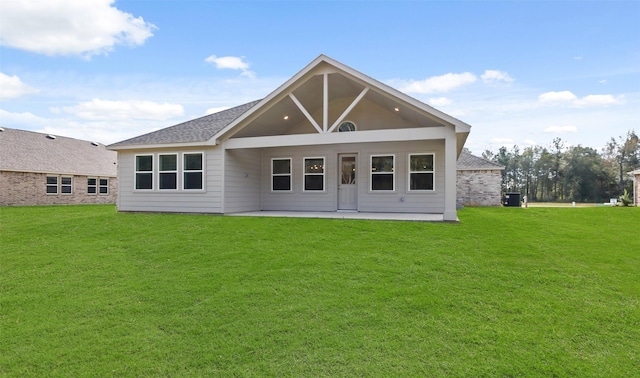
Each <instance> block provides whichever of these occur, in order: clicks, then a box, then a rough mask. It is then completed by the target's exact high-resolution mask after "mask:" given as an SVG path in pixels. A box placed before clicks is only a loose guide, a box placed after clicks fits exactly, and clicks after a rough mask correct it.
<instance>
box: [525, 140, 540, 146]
mask: <svg viewBox="0 0 640 378" xmlns="http://www.w3.org/2000/svg"><path fill="white" fill-rule="evenodd" d="M524 145H525V146H528V147H529V146H531V147H533V146H537V145H538V143H537V142H536V141H535V140H533V139H525V140H524Z"/></svg>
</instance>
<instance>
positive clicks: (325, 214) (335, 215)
mask: <svg viewBox="0 0 640 378" xmlns="http://www.w3.org/2000/svg"><path fill="white" fill-rule="evenodd" d="M226 215H229V216H237V217H281V218H327V219H368V220H395V221H410V222H443V221H444V220H443V215H442V214H413V213H365V212H356V211H336V212H330V211H248V212H244V213H233V214H226Z"/></svg>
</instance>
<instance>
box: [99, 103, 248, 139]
mask: <svg viewBox="0 0 640 378" xmlns="http://www.w3.org/2000/svg"><path fill="white" fill-rule="evenodd" d="M258 102H260V100H258V101H252V102H249V103H247V104H244V105H240V106H236V107H234V108H231V109H226V110H223V111H221V112H218V113H213V114H209V115H206V116H204V117H200V118H196V119H193V120H190V121H187V122H183V123H180V124H177V125H175V126H171V127H167V128H165V129H161V130H158V131H153V132H150V133H148V134H144V135H140V136H137V137H134V138H131V139H127V140H124V141H122V142H118V143H114V144H112V145H110V146H109V147H117V146H121V145H127V146H129V145H146V144H169V143H191V142H206V141H207V140H209V139H211V138H212V137H213V136H214V135H215V134H216V133H217V132H219V131H220V130H222V129H224V128H225V127H226V126H227V125H229V124H230V123H231V122H233V121H234V120H235V119H236V118H238V117H240V116H241V115H242V114H243V113H244V112H246V111H247V110H249V109H251V108H252V107H253V106H255V105H256V104H257V103H258Z"/></svg>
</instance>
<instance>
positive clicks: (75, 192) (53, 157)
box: [0, 127, 118, 206]
mask: <svg viewBox="0 0 640 378" xmlns="http://www.w3.org/2000/svg"><path fill="white" fill-rule="evenodd" d="M116 162H117V154H116V153H115V152H114V151H109V150H107V149H106V148H105V146H104V145H102V144H100V143H96V142H90V141H86V140H79V139H73V138H66V137H61V136H54V135H47V134H42V133H36V132H31V131H24V130H17V129H10V128H4V127H0V206H19V205H62V204H95V203H115V202H116V198H117V192H118V190H117V189H118V188H117V187H118V179H117V165H116Z"/></svg>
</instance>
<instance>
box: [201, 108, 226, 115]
mask: <svg viewBox="0 0 640 378" xmlns="http://www.w3.org/2000/svg"><path fill="white" fill-rule="evenodd" d="M227 109H229V107H228V106H221V107H217V108H209V109H207V111H206V112H205V114H206V115H209V114H213V113H218V112H221V111H223V110H227Z"/></svg>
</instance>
